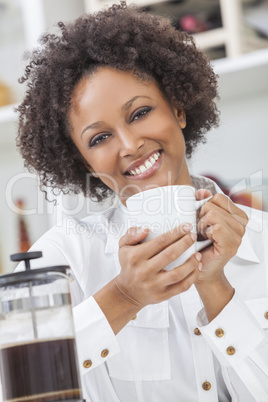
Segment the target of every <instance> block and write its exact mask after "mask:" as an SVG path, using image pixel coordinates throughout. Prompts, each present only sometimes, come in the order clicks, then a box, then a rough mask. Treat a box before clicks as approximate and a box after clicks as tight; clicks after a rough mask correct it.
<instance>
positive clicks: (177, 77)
mask: <svg viewBox="0 0 268 402" xmlns="http://www.w3.org/2000/svg"><path fill="white" fill-rule="evenodd" d="M58 26H59V30H60V33H59V35H58V36H57V35H50V34H46V35H44V36H43V37H42V38H41V39H40V45H41V46H40V47H38V48H36V49H35V50H33V51H32V53H31V54H30V56H28V57H29V58H30V62H29V64H28V65H27V66H26V69H25V75H24V76H23V77H22V78H20V80H19V81H20V82H25V81H27V90H26V94H25V97H24V100H23V102H22V103H21V104H20V105H19V106H18V108H17V111H18V112H19V131H18V136H17V146H18V148H19V150H20V152H21V154H22V156H23V158H24V160H25V166H27V167H28V169H29V170H30V171H36V172H38V173H39V175H40V179H41V183H42V185H44V186H50V187H52V188H54V189H55V188H57V189H60V190H62V191H63V192H64V193H67V192H69V191H72V192H74V193H79V192H82V193H83V194H84V195H85V196H90V197H91V198H93V199H95V200H98V201H101V200H104V199H105V198H107V196H109V195H111V194H112V190H111V189H109V188H108V187H107V186H106V185H105V184H104V183H102V182H101V180H100V179H99V178H95V177H91V178H90V181H89V185H88V180H87V179H86V178H87V175H88V174H89V172H88V170H87V168H86V167H85V164H84V161H83V158H82V156H81V154H80V153H79V151H78V149H77V148H76V146H75V145H74V143H73V141H72V139H71V135H70V131H71V129H70V126H69V123H68V117H67V116H68V111H69V108H70V105H71V95H72V93H73V90H74V88H75V86H76V85H77V83H78V82H79V81H80V79H81V78H82V77H83V76H84V75H88V74H90V73H91V72H92V71H95V70H96V69H97V68H98V67H99V66H110V67H113V68H116V69H118V70H123V71H132V72H133V73H134V74H136V75H138V76H140V77H145V78H144V79H146V77H148V76H149V77H150V79H153V80H154V81H155V83H156V84H157V85H158V87H159V88H160V89H161V91H162V93H163V94H164V96H165V97H166V98H167V99H168V100H169V102H171V103H172V104H173V105H175V106H176V107H178V108H181V109H183V110H184V111H185V113H186V116H187V126H186V128H185V129H184V130H183V134H184V138H185V143H186V154H187V156H188V157H190V156H191V154H192V151H193V150H194V148H195V147H196V145H197V144H198V143H199V142H200V141H202V142H204V134H205V133H206V132H207V131H208V130H209V129H210V128H211V127H212V126H217V125H218V115H219V113H218V110H217V107H216V104H215V102H214V101H213V99H215V98H216V97H217V76H216V75H215V74H214V72H213V70H212V68H211V66H210V63H209V61H208V60H207V58H206V56H205V55H204V54H203V53H202V52H200V51H198V50H197V49H196V46H195V43H194V41H193V38H192V37H191V36H189V35H188V34H186V33H185V32H180V31H178V30H177V29H176V28H175V27H174V26H173V25H172V21H171V20H170V19H168V18H164V17H160V16H154V15H151V14H149V13H147V12H145V11H141V10H139V9H138V8H136V7H134V6H127V5H126V2H125V1H121V2H120V4H117V5H113V6H112V7H110V8H107V9H104V10H102V11H100V12H98V13H94V14H85V15H82V16H81V17H79V18H78V19H77V20H75V21H74V22H71V23H68V24H66V25H65V24H63V23H62V22H59V23H58ZM147 79H148V78H147Z"/></svg>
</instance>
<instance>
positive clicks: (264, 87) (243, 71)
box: [211, 49, 268, 99]
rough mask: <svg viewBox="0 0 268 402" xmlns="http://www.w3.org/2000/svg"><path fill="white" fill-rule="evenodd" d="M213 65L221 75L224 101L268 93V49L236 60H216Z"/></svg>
mask: <svg viewBox="0 0 268 402" xmlns="http://www.w3.org/2000/svg"><path fill="white" fill-rule="evenodd" d="M211 64H212V66H213V68H214V71H215V72H216V73H217V74H218V75H219V91H220V97H221V98H222V99H223V98H224V99H228V98H229V99H230V98H243V97H245V96H249V95H251V94H254V93H255V94H256V93H258V94H259V95H260V94H265V93H267V92H268V49H262V50H256V51H254V52H251V53H246V54H243V55H241V56H239V57H237V58H234V59H228V58H224V59H219V60H215V61H213V62H211Z"/></svg>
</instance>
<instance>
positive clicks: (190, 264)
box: [161, 253, 202, 286]
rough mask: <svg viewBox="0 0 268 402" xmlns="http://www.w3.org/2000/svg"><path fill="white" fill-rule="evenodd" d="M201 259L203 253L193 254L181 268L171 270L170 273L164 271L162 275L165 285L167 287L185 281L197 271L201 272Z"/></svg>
mask: <svg viewBox="0 0 268 402" xmlns="http://www.w3.org/2000/svg"><path fill="white" fill-rule="evenodd" d="M201 259H202V254H201V253H195V254H193V255H192V256H191V257H190V258H189V259H188V260H187V261H186V262H185V263H184V264H182V265H180V266H179V267H176V268H174V269H171V270H170V271H165V270H163V273H162V274H161V280H162V281H163V283H165V285H166V286H169V285H173V284H174V283H178V282H181V281H183V280H184V279H185V278H186V277H187V276H188V275H190V274H191V273H192V272H193V271H195V270H196V269H198V270H199V271H201V269H202V262H201ZM163 278H164V279H163Z"/></svg>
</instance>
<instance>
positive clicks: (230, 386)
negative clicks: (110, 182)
mask: <svg viewBox="0 0 268 402" xmlns="http://www.w3.org/2000/svg"><path fill="white" fill-rule="evenodd" d="M193 181H194V185H195V187H196V188H197V189H198V188H208V189H209V190H211V191H212V192H213V193H215V192H221V190H220V189H219V188H218V186H217V185H216V184H215V183H214V182H212V181H211V180H208V179H205V178H203V177H193ZM241 208H242V209H243V210H244V211H245V212H246V213H247V214H248V216H249V223H248V226H247V230H246V234H245V235H244V237H243V240H242V244H241V246H240V248H239V250H238V253H237V255H236V256H235V257H233V258H232V259H231V260H230V261H229V263H228V264H227V265H226V267H225V274H226V276H227V278H228V280H229V281H230V283H231V284H232V286H233V287H234V288H235V295H234V297H233V299H232V300H231V301H230V303H229V304H227V306H226V307H225V308H224V309H223V310H222V312H221V313H220V314H219V315H218V316H217V317H216V318H215V319H214V320H213V321H211V322H210V323H208V322H207V318H206V314H205V311H204V309H203V306H202V302H201V300H200V297H199V295H198V293H197V291H196V289H195V287H194V286H192V287H191V288H190V289H189V290H188V291H186V292H184V293H182V294H180V295H178V296H175V297H173V298H171V299H170V300H168V301H165V302H162V303H159V304H155V305H149V306H147V307H145V308H144V309H143V310H141V311H140V312H139V313H138V314H137V316H136V317H133V319H132V320H131V321H130V322H129V323H128V324H127V325H126V326H125V328H123V329H122V330H121V331H120V332H119V334H118V335H116V336H115V335H114V333H113V331H112V329H111V327H110V325H109V323H108V321H107V320H106V318H105V316H104V314H103V313H102V311H101V309H100V308H99V306H98V304H97V303H96V301H95V299H94V298H93V297H92V295H94V294H95V293H96V292H97V291H98V290H99V289H101V288H102V287H103V286H105V284H107V283H108V282H109V281H110V280H111V279H112V278H114V277H115V276H116V275H117V274H118V273H119V272H120V269H121V267H120V263H119V259H118V247H119V246H118V243H119V239H120V237H121V236H122V235H123V234H124V233H125V232H126V229H127V226H126V225H127V224H126V213H125V212H126V208H125V207H122V206H121V207H118V208H113V209H110V210H108V211H106V212H103V213H98V214H94V215H90V216H88V217H87V218H85V219H83V220H77V219H75V218H68V219H66V220H65V222H64V225H63V226H60V227H59V226H55V227H53V228H52V229H51V230H49V231H48V232H47V233H45V234H44V235H43V236H42V237H41V238H40V239H39V240H38V241H37V242H36V243H35V244H34V246H33V247H32V248H31V250H40V251H42V252H43V258H42V259H39V260H33V261H32V266H33V267H41V266H48V265H62V264H64V265H65V264H67V265H70V267H71V269H72V272H73V275H74V278H75V281H74V282H73V284H72V298H73V304H74V309H73V314H74V322H75V329H76V339H77V347H78V357H79V366H80V372H81V376H82V383H83V391H84V397H85V399H86V401H88V402H89V401H92V402H119V401H121V402H151V401H152V402H163V401H167V402H188V401H189V402H196V401H199V402H217V401H221V402H225V401H231V400H232V401H233V402H236V401H240V402H251V401H258V402H267V401H268V214H267V213H263V212H261V211H257V210H253V209H250V208H247V207H242V206H241ZM85 361H88V364H85V365H86V366H90V367H88V368H85V367H84V365H83V363H84V362H85Z"/></svg>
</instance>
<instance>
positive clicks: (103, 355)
mask: <svg viewBox="0 0 268 402" xmlns="http://www.w3.org/2000/svg"><path fill="white" fill-rule="evenodd" d="M108 354H109V350H108V349H103V351H102V352H101V357H107V356H108Z"/></svg>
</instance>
